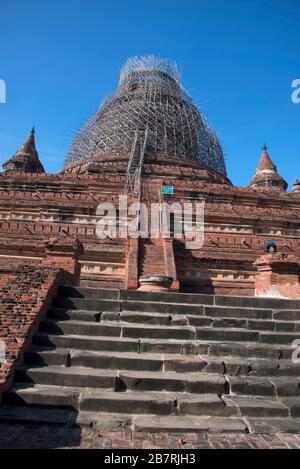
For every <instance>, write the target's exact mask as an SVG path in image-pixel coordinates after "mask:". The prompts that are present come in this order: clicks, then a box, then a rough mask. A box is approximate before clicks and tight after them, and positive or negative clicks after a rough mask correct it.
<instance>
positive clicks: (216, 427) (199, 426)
mask: <svg viewBox="0 0 300 469" xmlns="http://www.w3.org/2000/svg"><path fill="white" fill-rule="evenodd" d="M133 429H134V431H138V432H172V433H173V432H174V433H178V431H179V429H180V432H201V433H202V432H217V433H223V432H225V433H248V432H249V430H248V426H247V423H246V421H245V420H243V419H242V418H238V417H211V416H205V417H197V416H193V417H192V416H191V417H185V416H181V415H180V416H165V417H161V416H144V415H139V416H137V417H136V418H134V421H133Z"/></svg>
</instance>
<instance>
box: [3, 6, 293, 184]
mask: <svg viewBox="0 0 300 469" xmlns="http://www.w3.org/2000/svg"><path fill="white" fill-rule="evenodd" d="M0 17H1V28H0V79H3V80H5V82H6V85H7V103H6V104H0V162H3V161H4V160H5V159H7V158H8V157H9V156H10V155H12V154H13V153H14V152H15V150H16V149H17V147H18V146H20V144H21V143H22V142H23V140H24V139H25V137H26V136H27V134H28V132H29V131H30V129H31V127H32V125H33V124H35V126H36V141H37V147H38V151H39V154H40V158H41V161H42V162H43V164H44V166H45V168H46V170H47V171H49V172H55V171H57V170H59V169H61V168H62V166H63V162H64V159H65V156H66V153H67V150H68V147H69V145H70V143H71V141H72V138H73V136H74V134H75V132H76V129H78V128H79V126H80V124H81V123H82V122H84V120H85V119H87V118H88V117H89V116H90V115H91V114H92V113H94V112H95V111H96V109H97V107H98V105H99V104H100V102H101V101H102V100H103V98H104V97H105V96H107V95H108V94H110V93H111V92H112V91H113V90H114V88H115V86H116V84H117V81H118V75H119V71H120V68H121V66H122V64H123V63H124V62H125V61H126V59H127V57H130V56H135V55H144V54H156V55H159V56H161V57H166V58H171V59H174V60H175V61H176V62H177V64H178V66H179V67H180V69H181V72H182V77H183V84H184V86H185V88H186V89H187V90H188V91H189V92H190V93H191V94H192V96H193V98H194V99H195V101H196V103H197V104H198V106H199V107H200V109H202V111H204V113H205V114H206V116H207V118H208V120H209V121H210V122H211V123H212V124H213V126H214V127H215V128H216V130H217V132H218V135H219V137H220V140H221V142H222V145H223V149H224V153H225V156H226V161H227V170H228V174H229V177H230V178H231V180H232V181H233V183H234V184H236V185H246V184H247V183H248V181H249V179H250V178H251V176H252V175H253V173H254V171H255V167H256V164H257V162H258V158H259V155H260V152H261V146H262V144H263V142H264V141H266V143H267V145H268V148H269V153H270V156H271V158H272V159H273V161H274V162H275V163H276V164H277V166H278V170H279V172H280V173H281V174H282V175H283V176H284V177H285V178H286V179H287V180H288V182H289V184H291V183H292V181H293V179H294V177H296V176H298V177H300V167H299V157H300V132H299V124H300V104H298V105H296V104H293V103H292V101H291V93H292V88H291V82H292V81H293V80H294V79H297V78H300V1H299V0H252V1H250V0H249V1H248V0H223V1H222V0H203V1H202V0H110V1H109V0H103V1H102V0H26V1H24V0H0Z"/></svg>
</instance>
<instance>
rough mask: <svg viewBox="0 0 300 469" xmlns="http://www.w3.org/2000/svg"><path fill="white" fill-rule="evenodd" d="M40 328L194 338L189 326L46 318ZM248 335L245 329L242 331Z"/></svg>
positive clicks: (69, 331)
mask: <svg viewBox="0 0 300 469" xmlns="http://www.w3.org/2000/svg"><path fill="white" fill-rule="evenodd" d="M40 330H41V331H43V332H45V331H49V332H54V333H60V334H61V333H63V334H76V335H79V334H80V335H95V336H97V335H101V336H116V337H124V338H125V337H128V338H137V339H139V338H143V337H144V338H157V339H181V340H187V339H194V338H195V331H194V329H193V328H191V327H180V328H179V327H174V326H169V327H160V326H153V325H152V326H143V325H136V326H129V325H124V324H117V323H91V322H89V321H60V320H55V319H50V318H48V319H46V320H45V321H43V322H42V323H41V326H40ZM242 333H244V335H245V340H247V339H246V337H248V336H247V335H246V334H247V333H245V331H242Z"/></svg>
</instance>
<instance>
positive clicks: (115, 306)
mask: <svg viewBox="0 0 300 469" xmlns="http://www.w3.org/2000/svg"><path fill="white" fill-rule="evenodd" d="M52 305H53V306H55V307H59V308H71V309H80V310H87V311H98V312H100V311H120V308H121V303H120V302H119V301H118V300H109V299H86V298H77V297H75V298H71V297H64V296H58V297H56V298H54V300H53V303H52Z"/></svg>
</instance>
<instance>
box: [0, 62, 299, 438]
mask: <svg viewBox="0 0 300 469" xmlns="http://www.w3.org/2000/svg"><path fill="white" fill-rule="evenodd" d="M255 165H257V166H256V169H255ZM253 168H254V170H253V178H252V179H251V181H249V184H248V186H247V187H236V186H234V185H233V183H232V182H231V181H230V178H229V175H228V174H227V170H226V165H225V161H224V156H223V152H222V148H221V145H220V142H219V140H218V137H217V135H216V133H215V131H214V130H213V129H212V127H211V126H210V125H209V124H208V123H207V121H206V119H205V118H204V117H203V115H202V114H201V112H200V111H199V110H198V109H197V107H196V105H195V103H194V102H193V100H192V98H191V97H190V96H189V95H188V94H187V93H186V92H185V91H184V89H183V88H182V86H181V83H180V76H179V74H178V71H177V69H176V67H175V66H173V65H171V64H169V63H168V62H166V61H163V60H160V59H156V58H154V57H146V58H142V59H131V60H129V61H128V63H127V64H126V65H125V66H124V67H123V69H122V71H121V76H120V81H119V85H118V87H117V90H116V92H115V93H114V94H113V95H112V96H110V97H109V98H107V99H106V100H105V101H104V103H103V104H102V105H101V106H100V108H99V110H98V111H97V113H96V114H95V115H94V116H93V117H92V118H91V119H90V120H89V121H87V122H86V123H85V124H84V125H83V126H82V128H81V129H80V131H79V132H78V134H77V135H76V136H75V139H74V141H73V143H72V145H71V148H70V150H69V152H68V155H67V157H66V161H65V164H64V166H63V168H62V169H61V170H60V171H59V172H58V173H55V174H49V173H46V172H45V169H44V166H43V155H39V153H38V149H37V147H36V142H35V130H34V129H32V131H31V132H30V134H29V136H28V137H27V139H26V140H25V142H24V143H23V144H22V145H21V146H20V148H19V149H18V150H17V151H16V152H15V153H14V155H13V156H11V157H9V158H8V159H7V161H5V162H4V164H3V172H2V173H0V184H1V191H0V214H1V231H0V270H1V277H0V303H1V309H0V338H1V339H2V340H4V342H5V344H6V352H7V353H6V361H5V362H4V363H3V364H2V365H1V368H0V390H1V392H2V394H3V396H2V404H3V405H2V407H1V409H0V419H3V420H4V421H7V420H12V421H15V420H16V421H19V420H20V421H32V420H33V421H41V422H46V423H47V422H50V423H51V422H52V423H53V422H55V423H60V424H61V423H65V422H68V424H72V423H74V422H75V423H76V424H82V425H83V424H89V425H90V423H91V421H92V422H93V424H95V425H99V426H100V428H102V427H101V423H100V421H103V422H104V423H103V428H108V429H113V430H114V429H119V428H123V429H124V428H128V429H131V430H132V429H135V430H143V431H147V430H149V431H153V430H155V429H158V428H161V429H162V430H167V431H172V429H176V428H178V426H179V427H180V426H181V427H182V429H188V430H189V431H194V430H196V431H197V430H198V431H200V430H201V431H203V429H204V430H209V431H210V430H211V431H215V429H216V428H217V429H218V430H221V431H223V430H224V431H238V432H249V431H250V432H266V433H268V432H274V433H276V432H277V431H282V429H283V431H292V432H297V431H298V429H300V423H299V422H300V400H299V389H300V378H299V371H300V366H299V365H298V364H295V363H293V362H292V361H291V354H292V352H293V346H292V342H293V340H295V339H297V338H298V337H300V312H299V308H300V284H299V273H300V269H299V261H300V243H299V236H300V235H299V234H300V218H299V211H300V182H299V181H298V180H297V179H296V180H295V182H294V184H293V186H292V188H291V189H288V184H287V182H286V181H285V180H284V179H283V177H282V176H281V175H280V173H279V171H278V170H277V167H276V165H275V164H274V162H273V161H272V158H271V155H269V152H268V149H267V147H266V145H264V146H263V147H262V150H261V153H259V151H258V153H257V155H253ZM165 187H167V188H171V190H169V191H164V190H163V188H165ZM122 195H126V196H127V197H128V201H129V203H141V202H143V203H144V204H146V206H147V207H149V210H150V206H151V204H173V203H178V204H180V205H183V204H184V203H192V204H196V203H197V202H198V203H199V202H201V203H204V242H203V245H201V247H199V248H190V247H187V243H186V239H185V237H184V236H183V237H181V238H180V239H178V238H176V237H174V236H172V235H170V236H169V237H164V236H158V237H157V238H156V239H151V238H150V237H148V238H147V237H146V238H145V237H139V238H132V237H130V236H128V237H126V238H124V237H116V238H109V237H106V238H105V239H100V238H99V236H98V235H97V223H98V221H99V215H98V212H97V207H98V206H99V205H100V204H103V203H111V204H113V205H114V206H115V207H116V212H117V213H118V206H119V205H118V204H119V197H120V196H122ZM131 221H132V220H131V218H130V216H128V217H127V218H126V220H125V224H128V223H130V222H131ZM118 223H119V222H118ZM268 246H269V248H270V249H269V248H268ZM140 353H143V360H141V359H140V356H139V354H140ZM79 396H80V399H79ZM79 400H80V403H81V407H80V406H79V405H78V402H79ZM124 402H125V404H124ZM124 405H127V406H128V409H127V411H126V412H127V413H124ZM95 412H96V414H97V413H99V418H97V417H95V415H94V414H95ZM132 415H134V418H132ZM162 416H164V417H162ZM195 416H196V417H195ZM244 416H245V418H243V417H244ZM262 417H266V419H264V418H262ZM298 417H299V421H298ZM172 419H173V420H172ZM95 422H96V423H95Z"/></svg>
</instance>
